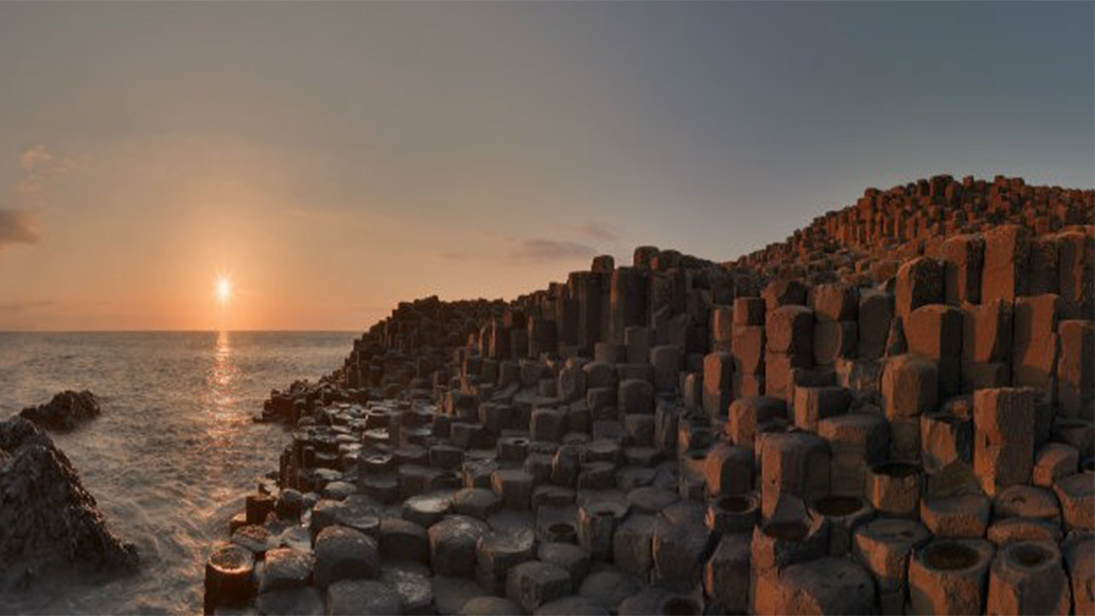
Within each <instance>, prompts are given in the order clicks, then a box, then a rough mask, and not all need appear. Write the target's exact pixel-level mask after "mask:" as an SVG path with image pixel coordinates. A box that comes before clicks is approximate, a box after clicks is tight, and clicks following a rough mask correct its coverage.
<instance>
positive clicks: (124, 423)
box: [0, 332, 354, 614]
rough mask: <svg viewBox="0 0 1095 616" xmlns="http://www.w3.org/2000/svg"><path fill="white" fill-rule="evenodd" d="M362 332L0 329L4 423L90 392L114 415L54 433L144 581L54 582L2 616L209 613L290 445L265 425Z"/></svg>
mask: <svg viewBox="0 0 1095 616" xmlns="http://www.w3.org/2000/svg"><path fill="white" fill-rule="evenodd" d="M353 337H354V334H352V333H282V332H219V333H218V332H194V333H189V332H187V333H0V418H2V419H6V418H7V417H9V416H10V415H13V414H15V413H18V412H19V411H20V410H22V409H23V408H24V407H26V406H30V405H34V404H40V403H43V402H47V401H48V400H49V399H50V398H51V397H52V396H53V394H54V393H56V392H58V391H61V390H63V389H76V390H79V389H90V390H91V391H93V392H95V394H96V395H97V396H99V398H100V403H101V405H102V407H103V413H102V415H101V416H100V417H99V418H98V419H95V420H93V421H92V422H90V423H87V424H85V425H84V426H83V427H81V428H77V430H76V431H74V432H72V433H70V434H54V435H52V436H53V440H54V442H55V443H56V444H57V445H58V446H59V447H60V448H61V449H62V450H63V451H64V452H65V453H66V454H67V455H68V457H69V459H70V460H71V461H72V463H73V464H74V465H75V466H76V469H77V471H78V472H79V474H80V477H81V479H82V480H83V483H84V487H86V488H87V489H88V490H89V491H90V492H91V494H92V495H93V496H94V497H95V499H96V500H97V501H98V503H99V507H100V509H102V511H103V512H104V513H105V515H106V518H107V521H108V523H109V524H110V526H111V528H112V529H113V530H114V532H115V533H116V534H119V535H120V536H122V537H123V538H124V539H125V540H127V541H130V542H132V543H134V544H136V546H137V549H138V551H139V552H140V556H141V565H140V570H139V572H138V573H136V574H134V575H129V576H123V577H114V578H106V579H72V578H71V576H70V577H68V578H60V577H48V578H47V579H43V580H41V581H40V582H38V583H37V584H36V585H35V586H34V587H32V588H31V589H29V590H28V591H19V592H8V593H2V594H0V612H33V613H49V614H63V613H97V614H102V613H200V612H201V609H202V579H203V575H204V561H205V558H206V556H207V555H208V550H209V547H210V545H211V543H212V542H213V541H216V540H218V539H224V538H226V537H227V529H228V520H229V519H230V518H231V517H232V515H233V514H235V513H236V512H237V511H239V510H240V509H241V508H242V507H243V496H244V495H245V494H246V493H248V492H251V491H253V490H254V489H255V485H256V480H257V479H258V478H259V477H261V476H262V475H264V474H265V473H267V472H269V471H271V470H276V469H277V461H278V454H279V453H280V451H281V449H282V447H283V446H284V445H285V443H287V442H288V441H289V434H288V432H287V431H286V430H285V429H284V428H282V427H281V426H276V425H269V424H256V423H254V422H253V421H252V417H253V416H254V415H255V414H257V413H259V412H260V411H261V409H262V401H263V400H264V399H265V398H266V397H267V396H268V394H269V392H270V389H272V388H284V387H286V386H288V385H289V383H291V382H292V381H293V380H295V379H298V378H308V379H312V380H315V379H317V378H318V377H320V376H322V375H324V374H327V373H329V372H331V371H332V370H333V369H335V368H337V367H338V366H339V365H341V363H342V359H343V358H344V357H345V356H346V355H347V354H348V353H349V351H350V348H351V345H352V342H351V341H352V339H353Z"/></svg>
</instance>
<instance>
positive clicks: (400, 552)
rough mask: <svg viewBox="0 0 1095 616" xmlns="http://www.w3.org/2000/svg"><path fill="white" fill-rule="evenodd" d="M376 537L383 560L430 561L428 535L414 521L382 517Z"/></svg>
mask: <svg viewBox="0 0 1095 616" xmlns="http://www.w3.org/2000/svg"><path fill="white" fill-rule="evenodd" d="M377 539H378V544H379V548H380V555H381V556H383V557H384V560H407V561H414V562H420V563H425V564H428V563H429V562H430V541H429V536H428V534H427V532H426V529H425V528H422V527H421V526H419V525H418V524H415V523H414V522H410V521H408V520H401V519H399V518H384V519H382V520H381V521H380V529H379V533H378V537H377Z"/></svg>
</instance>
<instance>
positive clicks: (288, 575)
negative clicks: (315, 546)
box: [259, 548, 315, 593]
mask: <svg viewBox="0 0 1095 616" xmlns="http://www.w3.org/2000/svg"><path fill="white" fill-rule="evenodd" d="M314 564H315V556H314V555H312V554H311V553H310V552H300V551H297V550H294V549H292V548H277V549H274V550H270V551H268V552H266V559H265V564H264V566H263V568H262V582H261V583H260V584H259V592H260V593H266V592H269V591H273V590H282V589H292V588H299V587H301V586H304V585H306V584H308V583H309V582H310V581H311V580H312V568H313V566H314Z"/></svg>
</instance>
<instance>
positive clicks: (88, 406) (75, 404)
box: [19, 389, 102, 432]
mask: <svg viewBox="0 0 1095 616" xmlns="http://www.w3.org/2000/svg"><path fill="white" fill-rule="evenodd" d="M101 412H102V410H101V409H100V408H99V399H98V398H96V397H95V394H93V393H91V392H90V391H87V390H84V391H81V392H75V391H71V390H67V389H66V390H65V391H62V392H61V393H59V394H56V395H55V396H53V399H52V400H50V401H49V402H48V403H46V404H40V405H38V406H32V407H28V408H25V409H23V412H21V413H19V416H20V417H23V418H24V419H28V420H30V421H33V422H34V423H36V424H38V425H39V426H41V427H43V428H45V429H47V430H55V431H58V432H67V431H69V430H72V429H73V428H75V427H76V425H77V424H80V423H83V422H85V421H89V420H92V419H95V418H96V417H98V416H99V414H100V413H101Z"/></svg>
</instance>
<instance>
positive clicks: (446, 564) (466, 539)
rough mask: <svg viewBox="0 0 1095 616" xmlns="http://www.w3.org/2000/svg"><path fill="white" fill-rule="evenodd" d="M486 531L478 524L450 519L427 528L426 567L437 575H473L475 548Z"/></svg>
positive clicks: (478, 521)
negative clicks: (427, 559)
mask: <svg viewBox="0 0 1095 616" xmlns="http://www.w3.org/2000/svg"><path fill="white" fill-rule="evenodd" d="M488 530H489V527H488V526H487V524H486V523H485V522H483V521H481V520H477V519H475V518H469V517H467V516H462V515H454V516H450V517H448V518H446V519H444V520H442V521H441V522H438V523H437V524H434V525H433V526H431V527H430V530H429V533H428V534H429V546H430V566H431V567H433V571H434V573H436V574H437V575H444V576H452V577H472V576H474V575H475V561H476V556H475V546H476V544H477V543H478V542H479V538H480V537H482V536H483V535H485V534H486V533H487V531H488Z"/></svg>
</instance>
